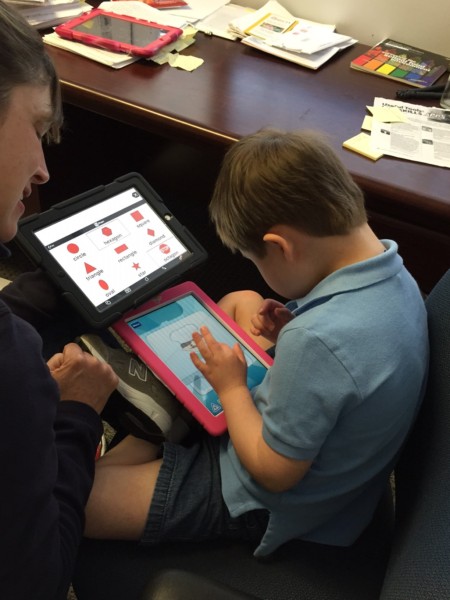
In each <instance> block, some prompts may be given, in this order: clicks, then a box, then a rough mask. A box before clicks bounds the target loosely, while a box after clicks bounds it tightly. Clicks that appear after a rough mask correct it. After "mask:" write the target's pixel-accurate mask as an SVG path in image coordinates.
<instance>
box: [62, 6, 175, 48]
mask: <svg viewBox="0 0 450 600" xmlns="http://www.w3.org/2000/svg"><path fill="white" fill-rule="evenodd" d="M55 31H56V33H57V34H58V35H59V36H60V37H62V38H65V39H67V40H71V41H73V42H81V43H82V44H87V45H88V46H96V47H97V48H103V49H104V50H110V51H111V52H124V53H126V54H131V55H133V56H139V57H141V58H150V57H151V56H154V55H155V54H157V53H158V52H159V51H160V50H161V49H162V48H163V47H164V46H167V44H171V43H172V42H174V41H175V40H177V39H178V38H179V37H180V35H181V34H182V33H183V31H182V30H181V29H180V28H178V27H171V26H169V25H160V24H159V23H153V22H151V21H145V20H144V19H136V18H135V17H131V16H129V15H119V14H116V13H109V12H107V11H104V10H101V9H99V8H97V9H93V10H91V11H90V12H88V13H85V14H83V15H81V16H80V17H76V18H75V19H71V20H70V21H67V22H66V23H63V24H62V25H58V26H57V27H55Z"/></svg>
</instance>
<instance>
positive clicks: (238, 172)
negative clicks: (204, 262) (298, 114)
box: [209, 129, 367, 256]
mask: <svg viewBox="0 0 450 600" xmlns="http://www.w3.org/2000/svg"><path fill="white" fill-rule="evenodd" d="M209 212H210V216H211V219H212V221H213V223H214V224H215V227H216V231H217V233H218V235H219V237H220V238H221V240H222V242H223V243H224V244H225V245H226V246H228V247H229V248H230V249H231V250H233V251H236V250H241V251H249V252H253V253H255V254H256V255H257V256H263V255H264V252H265V250H264V249H265V244H264V242H263V236H264V235H265V234H266V233H267V232H268V230H269V229H270V228H271V227H273V226H275V225H280V224H284V225H290V226H292V227H296V228H297V229H299V230H301V231H303V232H305V233H307V234H309V235H314V236H318V237H324V236H330V235H344V234H346V233H348V232H349V231H350V230H351V229H353V228H354V227H357V226H359V225H362V224H363V223H365V222H366V221H367V215H366V211H365V207H364V197H363V193H362V191H361V189H360V188H359V187H358V186H357V185H356V183H355V182H354V181H353V179H352V177H351V176H350V174H349V172H348V171H347V169H346V168H345V167H344V165H343V164H342V163H341V162H340V160H339V159H338V157H337V156H336V154H335V153H334V151H333V150H332V149H331V147H330V146H329V145H328V143H326V142H325V140H324V139H323V138H322V136H321V135H320V134H318V133H316V132H310V131H296V132H284V131H279V130H277V129H263V130H261V131H258V132H257V133H254V134H252V135H248V136H246V137H244V138H242V139H241V140H239V141H238V142H236V143H235V144H234V145H233V146H231V148H230V150H229V151H228V152H227V154H226V155H225V158H224V161H223V164H222V168H221V170H220V173H219V177H218V179H217V182H216V186H215V189H214V192H213V197H212V200H211V203H210V206H209Z"/></svg>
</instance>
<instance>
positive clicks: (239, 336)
mask: <svg viewBox="0 0 450 600" xmlns="http://www.w3.org/2000/svg"><path fill="white" fill-rule="evenodd" d="M202 325H206V326H207V327H208V328H209V330H210V331H211V333H212V335H213V336H214V337H215V338H216V339H217V340H218V341H220V342H224V343H227V344H228V345H230V346H233V345H234V344H235V343H236V342H238V343H239V344H240V346H241V348H242V350H243V352H244V356H245V359H246V362H247V385H248V387H249V388H250V389H251V388H252V387H254V386H255V385H258V384H259V383H261V381H262V380H263V378H264V376H265V374H266V372H267V369H268V367H269V366H270V365H271V364H272V358H271V357H270V356H269V355H268V354H266V352H264V351H263V350H262V349H261V348H260V347H259V346H258V345H257V344H255V342H254V341H253V340H252V339H251V338H250V337H249V336H248V335H247V334H246V333H245V332H244V331H243V330H242V329H241V328H240V327H239V326H238V325H237V324H236V323H235V322H234V321H233V320H232V319H230V317H229V316H228V315H227V314H226V313H224V312H223V311H222V310H221V309H220V307H219V306H218V305H217V304H215V303H214V302H213V301H212V300H211V298H209V297H208V296H207V295H206V294H205V293H204V292H203V291H202V290H201V289H200V288H199V287H198V286H196V285H195V284H194V283H192V282H185V283H182V284H179V285H177V286H175V287H172V288H169V289H166V290H164V291H162V292H161V293H160V294H158V295H157V296H155V297H153V298H151V299H150V300H148V301H147V302H145V303H144V304H143V305H142V306H140V307H138V308H137V309H136V310H133V311H131V312H130V313H128V314H126V315H125V316H124V317H123V318H122V319H120V320H119V321H118V322H116V323H114V325H113V329H114V331H115V332H116V333H117V334H118V336H119V337H120V338H121V339H122V340H123V341H124V342H125V343H126V344H127V346H128V347H129V348H130V349H131V350H132V351H133V352H135V353H136V354H137V355H138V356H139V357H140V358H141V359H142V360H143V361H144V362H145V363H146V364H147V365H148V366H149V367H150V369H151V370H152V371H153V372H154V373H155V374H156V376H157V377H158V378H159V379H160V380H161V381H162V382H163V383H164V384H165V385H166V386H167V387H168V388H169V389H170V390H171V391H172V393H173V394H174V395H175V396H176V397H177V398H178V399H179V400H180V402H182V403H183V404H184V405H185V406H186V408H187V409H188V410H189V411H190V412H191V413H192V414H193V416H194V417H195V418H196V419H197V420H198V421H199V422H200V423H201V424H202V425H203V427H204V428H205V429H206V430H207V431H209V433H211V434H212V435H220V434H221V433H223V432H224V431H225V430H226V420H225V415H224V412H223V409H222V406H221V404H220V402H219V398H218V396H217V394H216V393H215V391H214V390H213V388H212V387H211V386H210V385H209V383H208V382H207V381H206V379H205V378H204V377H203V375H202V374H201V373H200V371H198V370H197V368H196V367H195V366H194V364H193V362H192V360H191V357H190V353H191V352H192V351H195V349H196V347H195V344H194V343H193V341H192V333H193V332H194V331H198V330H199V329H200V327H201V326H202Z"/></svg>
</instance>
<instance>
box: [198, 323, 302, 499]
mask: <svg viewBox="0 0 450 600" xmlns="http://www.w3.org/2000/svg"><path fill="white" fill-rule="evenodd" d="M200 332H201V335H200V334H199V333H194V335H193V339H194V342H195V344H196V346H197V348H198V351H199V352H200V354H201V356H202V358H203V361H204V362H203V361H202V360H201V359H200V358H199V357H198V356H197V354H195V353H194V352H193V353H191V358H192V361H193V363H194V365H195V366H196V367H197V368H198V369H199V371H200V372H201V373H202V374H203V375H204V377H205V378H206V379H207V380H208V382H209V383H210V384H211V385H212V387H213V388H214V390H215V391H216V393H217V394H218V396H219V399H220V402H221V404H222V406H223V409H224V412H225V416H226V418H227V425H228V432H229V434H230V438H231V441H232V443H233V446H234V448H235V450H236V452H237V454H238V456H239V459H240V461H241V462H242V464H243V465H244V467H245V468H246V469H247V471H248V472H249V473H250V475H251V476H252V477H253V478H254V479H255V481H257V482H258V483H259V484H260V485H261V486H263V487H264V488H266V489H267V490H269V491H271V492H282V491H286V490H288V489H290V488H291V487H292V486H294V485H295V484H296V483H298V482H299V481H300V480H301V479H302V478H303V476H304V475H305V474H306V473H307V471H308V470H309V467H310V466H311V461H303V460H296V459H292V458H288V457H286V456H283V455H282V454H279V453H278V452H275V451H274V450H272V448H270V446H269V445H268V444H267V443H266V442H265V441H264V439H263V436H262V426H263V422H262V417H261V415H260V414H259V412H258V410H257V409H256V407H255V405H254V403H253V400H252V397H251V394H250V391H249V389H248V387H247V376H246V373H247V365H246V363H245V358H244V355H243V353H242V350H241V348H240V346H239V345H238V344H236V346H234V347H233V348H230V347H229V346H227V345H226V344H221V343H219V342H217V341H216V340H215V339H214V337H213V336H212V335H211V333H210V332H209V330H208V328H207V327H202V328H201V330H200Z"/></svg>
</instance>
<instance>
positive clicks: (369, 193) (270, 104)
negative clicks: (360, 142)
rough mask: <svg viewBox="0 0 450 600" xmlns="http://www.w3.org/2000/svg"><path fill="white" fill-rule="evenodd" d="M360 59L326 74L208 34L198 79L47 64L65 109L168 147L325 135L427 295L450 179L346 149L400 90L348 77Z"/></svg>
mask: <svg viewBox="0 0 450 600" xmlns="http://www.w3.org/2000/svg"><path fill="white" fill-rule="evenodd" d="M362 49H363V46H361V45H359V44H358V45H356V46H354V47H352V48H350V49H349V50H346V51H344V52H343V53H341V54H340V55H338V56H337V57H335V58H334V59H333V60H331V61H330V62H329V63H328V64H326V65H324V66H323V67H322V68H321V69H320V70H319V71H311V70H309V69H304V68H301V67H298V66H295V65H292V64H290V63H287V62H285V61H282V60H280V59H276V58H273V57H269V56H268V55H265V54H263V53H260V52H258V51H257V50H254V49H251V48H248V47H246V46H244V45H243V44H239V43H238V42H230V41H227V40H222V39H219V38H210V37H207V36H204V35H203V34H201V33H199V34H197V41H196V43H195V44H194V46H192V47H191V48H190V49H189V50H188V51H187V52H188V53H190V54H193V55H195V56H199V57H202V58H204V60H205V62H204V64H203V65H202V66H201V67H200V68H199V69H197V70H196V71H194V72H192V73H188V72H183V71H178V70H176V69H172V68H169V67H168V66H163V67H159V66H155V65H154V64H153V63H146V62H139V63H135V64H133V65H130V66H128V67H125V68H124V69H121V70H118V71H116V70H113V69H110V68H108V67H104V66H102V65H99V64H97V63H94V62H92V61H89V60H87V59H84V58H81V57H78V56H75V55H73V54H70V53H68V52H64V51H62V50H58V49H56V48H50V47H49V54H50V55H51V57H52V58H53V60H54V62H55V65H56V68H57V70H58V73H59V76H60V79H61V82H62V89H63V98H64V101H65V102H66V103H68V104H70V105H73V106H76V107H79V108H82V109H84V110H87V111H92V112H94V113H97V114H100V115H103V116H105V117H108V118H110V119H114V120H116V121H120V122H122V123H125V124H127V125H129V126H132V127H135V128H138V129H139V130H141V131H142V130H145V131H147V132H149V133H151V134H156V135H159V136H163V137H164V138H169V139H174V140H181V139H182V140H185V141H188V142H189V143H195V144H200V145H202V146H205V147H214V148H215V149H218V148H219V149H223V151H225V150H226V148H227V146H228V145H229V144H230V143H232V142H233V141H235V140H237V139H238V138H240V137H241V136H242V135H245V134H247V133H251V132H253V131H255V130H257V129H259V128H261V127H264V126H275V127H279V128H284V129H303V128H313V129H320V130H322V131H325V132H326V133H327V134H328V135H329V136H330V142H331V144H332V145H333V146H334V148H335V149H336V150H337V152H338V154H339V156H340V157H341V159H342V160H343V162H344V164H345V165H346V166H347V167H348V169H349V171H350V172H351V174H352V175H353V177H354V178H355V180H356V181H357V182H358V183H359V185H360V186H361V187H362V188H363V190H364V191H365V194H366V198H367V206H368V209H369V212H370V215H371V220H372V223H373V225H374V227H375V229H376V230H377V233H378V234H379V235H380V236H385V235H387V236H392V237H394V239H397V241H399V243H400V245H401V250H402V254H403V256H404V257H405V260H406V262H407V264H408V266H409V267H410V269H411V270H412V271H413V272H414V274H415V275H416V277H417V278H418V279H419V281H420V283H421V285H422V287H423V289H425V290H428V289H430V287H431V285H433V284H434V282H435V281H436V280H437V278H438V277H439V276H440V275H441V274H442V273H443V272H444V271H445V270H446V269H448V268H450V237H449V236H450V170H449V169H444V168H439V167H432V166H428V165H423V164H420V163H413V162H408V161H402V160H398V159H394V158H389V157H384V158H382V159H380V160H379V161H377V162H375V163H374V162H372V161H370V160H368V159H365V158H363V157H361V156H359V155H357V154H354V153H352V152H350V151H348V150H345V149H343V148H342V142H343V141H344V140H345V139H347V138H349V137H351V136H352V135H355V134H356V133H358V132H359V131H360V126H361V123H362V120H363V117H364V115H365V106H366V105H371V104H372V103H373V98H374V97H375V96H382V97H386V98H394V97H395V91H396V90H397V89H398V84H397V83H395V82H392V81H389V80H387V79H383V78H381V77H376V76H372V77H370V75H366V74H363V73H359V72H357V71H354V70H352V69H350V68H349V63H350V60H351V59H352V58H353V57H354V56H356V55H358V54H359V53H361V51H362Z"/></svg>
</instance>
